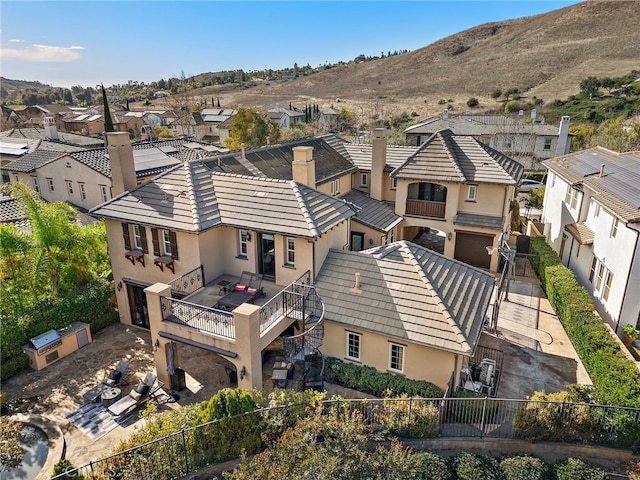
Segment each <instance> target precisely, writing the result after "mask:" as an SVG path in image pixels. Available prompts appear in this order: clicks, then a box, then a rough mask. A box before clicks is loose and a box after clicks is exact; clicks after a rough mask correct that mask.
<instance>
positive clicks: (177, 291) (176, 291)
mask: <svg viewBox="0 0 640 480" xmlns="http://www.w3.org/2000/svg"><path fill="white" fill-rule="evenodd" d="M169 286H170V287H171V295H173V296H174V298H179V299H182V298H184V297H186V296H187V295H190V294H192V293H193V292H196V291H198V290H200V289H201V288H203V287H204V268H203V266H202V265H200V266H199V267H198V268H194V269H193V270H191V271H190V272H188V273H185V274H184V275H182V276H181V277H178V278H175V279H173V280H171V281H170V282H169Z"/></svg>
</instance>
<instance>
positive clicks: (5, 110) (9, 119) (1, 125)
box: [0, 105, 21, 130]
mask: <svg viewBox="0 0 640 480" xmlns="http://www.w3.org/2000/svg"><path fill="white" fill-rule="evenodd" d="M0 108H2V117H0V130H8V129H10V128H16V127H19V126H20V123H21V119H20V116H19V115H18V114H17V113H16V111H15V110H13V109H12V108H9V107H7V106H5V105H0Z"/></svg>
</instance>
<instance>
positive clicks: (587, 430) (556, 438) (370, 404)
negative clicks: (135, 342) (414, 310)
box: [52, 398, 640, 480]
mask: <svg viewBox="0 0 640 480" xmlns="http://www.w3.org/2000/svg"><path fill="white" fill-rule="evenodd" d="M323 407H324V408H323V409H322V414H323V415H332V414H335V412H337V411H345V410H349V411H353V410H357V411H359V412H360V413H361V414H362V421H363V422H364V424H365V425H366V427H367V430H368V431H369V433H370V434H373V435H376V436H379V435H380V434H381V433H383V432H387V434H389V435H391V436H396V437H403V438H432V437H440V438H455V437H465V438H502V439H512V440H536V441H553V442H565V443H568V444H575V443H578V444H587V445H602V446H610V447H630V446H633V445H634V442H637V441H638V425H640V408H627V407H614V406H604V405H593V404H583V403H568V402H546V401H533V400H510V399H488V398H393V399H391V398H387V399H366V400H362V399H353V400H348V399H338V400H325V401H323ZM319 412H320V410H319V409H315V408H305V406H301V405H284V406H278V407H271V408H265V409H260V410H256V411H253V412H247V413H244V414H240V415H236V416H234V417H232V418H225V419H224V420H225V422H226V426H224V425H223V426H218V425H217V424H218V422H219V420H214V421H213V422H209V423H206V424H202V425H198V426H196V427H191V428H186V429H183V430H180V431H178V432H176V433H173V434H171V435H168V436H166V437H163V438H160V439H157V440H154V441H152V442H149V443H146V444H144V445H139V446H137V447H134V448H131V449H129V450H126V451H123V452H119V453H117V454H115V455H111V456H109V457H106V458H103V459H100V460H95V461H92V462H90V463H88V464H86V465H83V466H81V467H79V468H77V469H75V470H72V471H70V472H66V473H63V474H60V475H57V476H55V477H52V479H63V478H71V474H73V473H75V472H79V473H81V474H82V475H83V476H84V478H85V479H87V480H107V479H110V478H119V479H122V480H134V479H136V480H137V479H140V478H158V479H160V478H180V477H182V476H185V475H187V474H189V473H192V472H195V471H197V470H198V469H200V468H202V467H204V466H206V465H211V464H213V463H215V462H216V460H217V461H220V460H219V455H220V452H219V451H217V450H216V449H215V448H212V447H211V446H210V445H212V444H215V442H208V441H207V439H208V438H209V437H212V438H215V437H216V433H217V432H218V429H224V428H226V429H227V430H228V429H229V428H230V427H229V422H231V421H233V419H237V420H241V419H242V418H244V419H245V420H244V421H243V423H242V425H244V427H243V428H244V429H247V425H248V423H247V421H246V418H247V417H250V418H252V419H253V422H252V424H253V425H255V426H256V429H254V430H257V431H258V432H262V431H265V430H267V429H268V430H270V431H272V432H273V434H274V435H279V434H282V433H283V431H284V429H286V428H288V426H289V422H288V421H283V418H284V416H286V415H289V416H294V417H295V419H297V418H299V417H303V416H305V415H310V414H318V413H319ZM274 420H277V421H274ZM293 421H295V420H293ZM267 426H268V427H267ZM263 427H265V428H263ZM220 431H224V430H220ZM207 445H209V446H207ZM555 445H558V443H555ZM65 475H69V477H66V476H65Z"/></svg>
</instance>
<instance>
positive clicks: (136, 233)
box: [133, 225, 142, 250]
mask: <svg viewBox="0 0 640 480" xmlns="http://www.w3.org/2000/svg"><path fill="white" fill-rule="evenodd" d="M133 248H135V249H136V250H141V249H142V232H141V227H140V225H134V226H133Z"/></svg>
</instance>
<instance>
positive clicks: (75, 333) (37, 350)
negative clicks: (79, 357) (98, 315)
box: [22, 322, 91, 370]
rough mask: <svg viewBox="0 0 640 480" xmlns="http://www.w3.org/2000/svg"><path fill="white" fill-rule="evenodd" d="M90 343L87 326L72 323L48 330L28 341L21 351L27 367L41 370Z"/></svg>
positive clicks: (81, 323)
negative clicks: (24, 354)
mask: <svg viewBox="0 0 640 480" xmlns="http://www.w3.org/2000/svg"><path fill="white" fill-rule="evenodd" d="M89 343H91V330H90V329H89V324H87V323H84V322H73V323H72V324H71V325H68V326H66V327H64V328H60V329H58V330H53V329H52V330H48V331H46V332H44V333H42V334H40V335H38V336H36V337H33V338H32V339H31V340H29V343H28V344H26V345H23V346H22V351H23V352H24V353H26V354H27V356H28V357H29V366H30V367H31V368H33V369H34V370H42V369H43V368H45V367H46V366H47V365H50V364H52V363H53V362H55V361H57V360H59V359H61V358H64V357H66V356H67V355H70V354H71V353H73V352H75V351H76V350H78V349H80V348H82V347H84V346H85V345H88V344H89Z"/></svg>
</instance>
